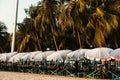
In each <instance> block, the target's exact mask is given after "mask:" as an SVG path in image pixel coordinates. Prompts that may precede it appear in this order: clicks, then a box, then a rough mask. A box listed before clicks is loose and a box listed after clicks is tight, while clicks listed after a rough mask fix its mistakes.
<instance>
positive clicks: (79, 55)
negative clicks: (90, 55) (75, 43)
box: [67, 49, 89, 60]
mask: <svg viewBox="0 0 120 80" xmlns="http://www.w3.org/2000/svg"><path fill="white" fill-rule="evenodd" d="M88 50H89V49H78V50H75V51H73V52H70V53H68V54H67V57H68V58H72V59H76V60H79V58H83V57H84V54H85V52H86V51H88Z"/></svg>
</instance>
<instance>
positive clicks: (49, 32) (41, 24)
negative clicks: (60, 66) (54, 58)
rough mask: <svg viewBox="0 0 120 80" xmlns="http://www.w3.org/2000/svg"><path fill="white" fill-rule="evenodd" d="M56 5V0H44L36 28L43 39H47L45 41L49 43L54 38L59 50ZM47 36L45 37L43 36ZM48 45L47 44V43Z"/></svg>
mask: <svg viewBox="0 0 120 80" xmlns="http://www.w3.org/2000/svg"><path fill="white" fill-rule="evenodd" d="M56 5H57V2H56V1H55V0H43V1H42V5H40V6H39V5H38V6H39V7H40V8H39V11H38V12H39V14H38V15H37V17H36V18H35V21H34V23H35V28H36V30H37V32H40V33H42V34H40V35H41V37H42V38H43V37H45V38H44V39H45V41H49V39H50V38H49V37H52V38H53V41H54V44H55V47H56V50H58V46H57V42H56V37H55V36H56V28H57V27H56V26H57V25H56V19H57V18H56V17H55V16H56V11H55V9H56ZM42 35H45V36H42ZM45 43H46V44H47V42H45Z"/></svg>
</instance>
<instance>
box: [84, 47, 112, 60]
mask: <svg viewBox="0 0 120 80" xmlns="http://www.w3.org/2000/svg"><path fill="white" fill-rule="evenodd" d="M111 51H113V49H111V48H105V47H101V48H94V49H91V50H88V51H86V52H85V57H87V58H89V59H91V60H93V59H96V60H100V59H109V58H110V54H109V53H110V52H111Z"/></svg>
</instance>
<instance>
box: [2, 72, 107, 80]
mask: <svg viewBox="0 0 120 80" xmlns="http://www.w3.org/2000/svg"><path fill="white" fill-rule="evenodd" d="M0 80H106V79H88V78H79V77H68V76H57V75H45V74H34V73H22V72H7V71H0Z"/></svg>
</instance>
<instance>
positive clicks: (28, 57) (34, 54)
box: [21, 51, 42, 61]
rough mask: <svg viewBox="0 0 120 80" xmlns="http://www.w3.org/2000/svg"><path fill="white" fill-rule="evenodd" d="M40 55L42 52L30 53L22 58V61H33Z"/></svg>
mask: <svg viewBox="0 0 120 80" xmlns="http://www.w3.org/2000/svg"><path fill="white" fill-rule="evenodd" d="M39 53H42V52H41V51H35V52H29V53H27V54H26V55H24V56H22V57H21V60H22V61H32V60H33V58H34V57H35V56H36V55H37V54H39Z"/></svg>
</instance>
